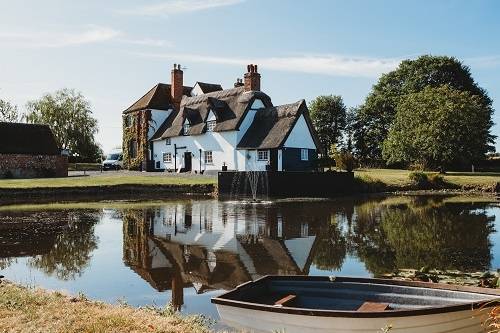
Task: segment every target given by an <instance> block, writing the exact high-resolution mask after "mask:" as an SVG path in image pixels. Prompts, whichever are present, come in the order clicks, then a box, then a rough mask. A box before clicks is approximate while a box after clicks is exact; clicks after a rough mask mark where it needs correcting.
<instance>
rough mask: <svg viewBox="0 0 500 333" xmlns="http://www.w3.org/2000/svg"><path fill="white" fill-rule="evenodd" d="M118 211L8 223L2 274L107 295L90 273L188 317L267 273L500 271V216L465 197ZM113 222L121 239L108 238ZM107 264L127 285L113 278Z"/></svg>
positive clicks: (0, 247) (51, 214)
mask: <svg viewBox="0 0 500 333" xmlns="http://www.w3.org/2000/svg"><path fill="white" fill-rule="evenodd" d="M123 207H125V208H123ZM123 207H121V208H113V209H109V208H108V209H104V210H103V209H102V208H100V209H66V210H45V211H44V210H42V211H30V212H7V211H4V212H1V213H0V270H1V271H2V274H4V275H6V276H7V277H9V273H10V272H11V271H14V269H15V272H21V274H23V273H25V274H29V270H30V269H34V270H37V271H38V272H40V273H41V274H43V276H47V277H50V278H52V279H57V280H58V281H61V283H62V284H61V285H60V286H62V287H63V288H67V289H69V290H70V291H71V289H72V288H73V289H75V291H76V292H78V291H83V292H85V293H88V292H89V290H88V289H89V288H95V289H96V290H99V292H96V294H99V293H103V292H104V291H103V290H102V289H99V285H97V284H96V283H95V282H94V280H92V278H91V277H86V276H85V274H84V273H85V272H87V271H89V272H91V274H94V275H95V274H98V275H100V276H102V277H104V276H108V275H109V279H110V280H111V282H110V283H115V284H117V285H118V286H119V287H117V290H118V291H115V293H122V294H113V296H116V297H115V298H114V299H115V300H116V299H117V298H119V297H126V298H128V297H130V298H134V296H135V295H136V294H137V295H140V294H141V293H144V292H145V291H144V290H143V289H140V288H138V287H136V288H135V289H134V288H130V287H128V286H130V285H135V284H134V283H135V282H132V281H135V280H141V281H146V282H147V284H148V285H149V287H148V288H149V289H151V290H156V291H158V292H165V293H166V294H167V295H168V299H167V300H166V301H167V302H171V303H172V305H173V306H174V307H175V308H176V309H181V308H184V307H185V306H187V305H189V302H193V301H192V299H193V293H194V296H195V298H196V296H200V297H201V296H202V295H206V294H207V293H208V292H210V291H214V290H222V289H224V290H227V289H231V288H234V287H235V286H237V285H239V284H241V283H244V282H246V281H249V280H254V279H256V278H259V277H261V276H263V275H267V274H285V275H296V274H309V273H310V272H311V271H314V273H315V274H331V272H332V271H333V272H334V273H335V274H338V275H341V274H342V273H343V270H344V269H345V266H346V263H349V265H355V266H357V267H360V269H361V271H363V270H366V271H367V272H368V274H371V275H377V274H382V273H387V272H391V271H393V270H395V269H397V268H420V267H423V266H427V267H429V268H436V269H459V270H463V271H477V270H484V269H489V268H491V269H496V268H497V267H491V263H492V262H493V255H494V254H495V253H492V245H493V244H492V239H493V237H492V235H493V234H494V233H495V232H496V231H495V217H496V216H495V214H494V213H493V212H494V211H495V210H494V209H493V207H495V206H494V204H490V203H474V202H472V201H468V200H465V202H464V199H463V198H458V199H457V198H447V197H439V198H434V197H386V198H378V199H373V198H372V199H355V200H340V199H339V200H335V201H328V202H275V203H272V204H269V205H240V204H238V203H234V202H233V203H227V202H218V201H216V200H204V201H196V200H193V201H178V202H165V203H162V204H161V205H147V204H144V205H141V204H139V205H138V204H134V205H133V206H127V205H125V206H123ZM132 207H133V208H132ZM497 211H498V210H497ZM110 217H111V219H112V220H113V221H116V223H117V226H118V228H109V229H106V226H107V225H108V224H109V223H111V222H110V220H109V219H110ZM120 223H121V224H120ZM98 226H99V228H98ZM103 230H104V231H103ZM105 230H107V231H105ZM120 230H121V231H120ZM100 237H102V238H103V239H106V240H107V243H110V240H111V243H112V244H114V245H113V246H112V248H111V250H113V249H115V248H116V247H118V248H121V246H122V247H123V248H122V249H120V251H118V253H117V254H116V256H115V257H113V254H112V251H111V250H109V249H108V250H106V251H108V252H109V253H107V252H106V251H99V249H101V248H106V246H107V245H108V244H107V243H106V244H105V243H102V242H101V243H100V240H99V239H100ZM113 240H119V242H117V244H118V245H116V244H115V242H114V241H113ZM111 243H110V244H111ZM120 244H121V245H120ZM106 256H110V257H109V258H107V257H106ZM104 257H106V260H103V258H104ZM23 259H24V261H22V262H21V261H20V260H23ZM103 261H106V262H107V264H106V265H103V264H102V262H103ZM109 262H113V263H114V265H115V268H114V270H115V271H116V270H117V268H116V265H121V267H122V268H123V269H125V270H126V271H128V272H130V274H128V275H127V274H125V273H124V271H120V272H121V273H114V272H113V271H112V269H111V268H109ZM98 263H99V264H98ZM22 265H25V268H23V267H22ZM94 267H95V268H94ZM125 267H128V269H127V268H125ZM23 269H24V270H23ZM132 272H133V273H132ZM89 274H90V273H89ZM87 275H88V274H87ZM39 279H42V281H37V283H38V284H41V285H42V286H43V277H42V278H40V277H39ZM86 279H87V280H91V281H93V282H92V283H89V282H87V283H85V282H84V281H86ZM102 279H104V278H102ZM102 279H101V280H102ZM134 279H135V280H134ZM79 281H80V282H79ZM113 281H115V282H113ZM70 282H71V283H73V284H71V283H70ZM64 283H66V284H64ZM99 283H104V282H103V281H99ZM91 290H92V289H91ZM91 290H90V291H91ZM203 299H204V302H207V304H208V298H207V297H205V298H203ZM185 303H187V304H185ZM138 304H141V305H142V303H140V302H139V303H138ZM203 311H205V310H203Z"/></svg>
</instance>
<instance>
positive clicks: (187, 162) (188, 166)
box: [183, 151, 193, 172]
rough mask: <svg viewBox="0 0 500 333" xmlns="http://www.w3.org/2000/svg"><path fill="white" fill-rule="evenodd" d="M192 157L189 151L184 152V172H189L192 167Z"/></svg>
mask: <svg viewBox="0 0 500 333" xmlns="http://www.w3.org/2000/svg"><path fill="white" fill-rule="evenodd" d="M192 156H193V155H191V153H190V152H189V151H186V152H184V170H183V171H184V172H191V170H192V166H193V165H192V164H193V163H192Z"/></svg>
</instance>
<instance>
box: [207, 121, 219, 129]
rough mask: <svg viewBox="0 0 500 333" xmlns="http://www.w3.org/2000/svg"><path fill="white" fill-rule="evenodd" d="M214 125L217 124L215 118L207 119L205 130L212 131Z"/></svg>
mask: <svg viewBox="0 0 500 333" xmlns="http://www.w3.org/2000/svg"><path fill="white" fill-rule="evenodd" d="M215 125H217V123H216V121H215V120H209V121H207V132H213V131H214V129H215Z"/></svg>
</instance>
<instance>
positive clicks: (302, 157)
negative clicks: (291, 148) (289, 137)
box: [300, 149, 309, 161]
mask: <svg viewBox="0 0 500 333" xmlns="http://www.w3.org/2000/svg"><path fill="white" fill-rule="evenodd" d="M300 160H301V161H309V150H308V149H301V150H300Z"/></svg>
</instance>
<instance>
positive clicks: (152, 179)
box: [0, 172, 217, 188]
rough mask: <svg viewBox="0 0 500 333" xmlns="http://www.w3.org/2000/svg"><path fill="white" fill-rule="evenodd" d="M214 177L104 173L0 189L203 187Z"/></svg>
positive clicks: (15, 182)
mask: <svg viewBox="0 0 500 333" xmlns="http://www.w3.org/2000/svg"><path fill="white" fill-rule="evenodd" d="M216 182H217V179H216V178H215V177H207V176H194V175H189V176H188V175H186V176H184V175H175V174H174V175H160V176H148V175H136V174H133V175H129V174H127V173H122V172H120V173H112V172H109V173H104V174H102V175H99V176H77V177H67V178H37V179H1V180H0V188H37V187H54V188H56V187H80V186H112V185H133V184H135V185H205V184H215V183H216Z"/></svg>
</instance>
